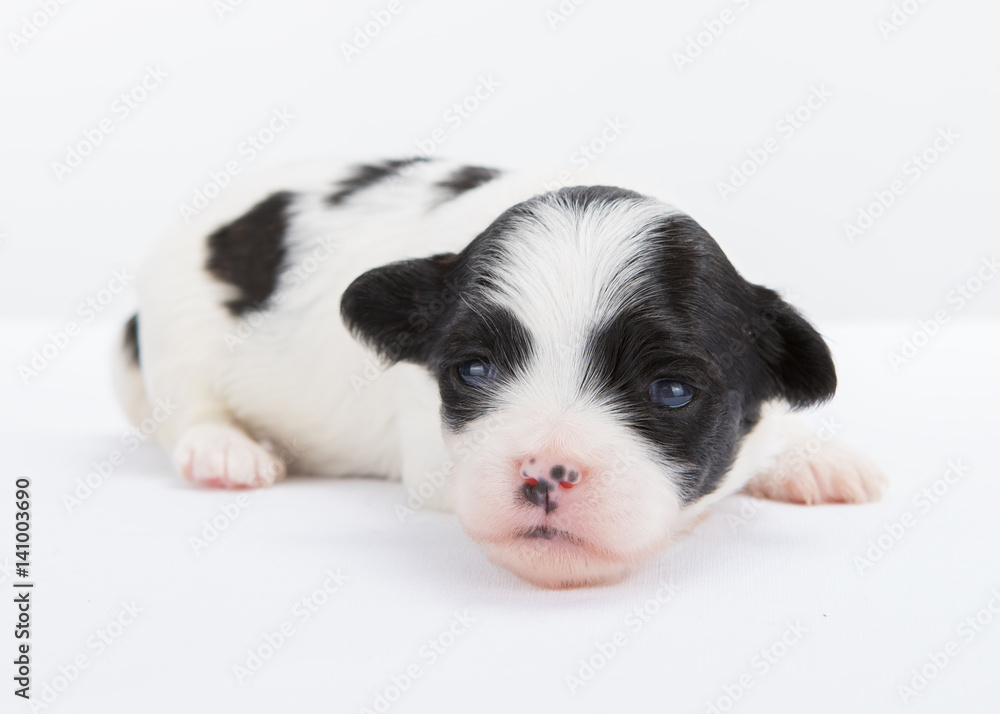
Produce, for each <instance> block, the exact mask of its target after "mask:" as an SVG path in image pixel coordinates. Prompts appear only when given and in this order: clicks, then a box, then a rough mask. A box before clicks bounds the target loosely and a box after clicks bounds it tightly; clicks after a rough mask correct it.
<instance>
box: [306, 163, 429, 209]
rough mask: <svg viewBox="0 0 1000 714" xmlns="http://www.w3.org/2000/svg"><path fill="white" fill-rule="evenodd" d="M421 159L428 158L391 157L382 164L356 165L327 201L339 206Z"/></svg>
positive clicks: (331, 204)
mask: <svg viewBox="0 0 1000 714" xmlns="http://www.w3.org/2000/svg"><path fill="white" fill-rule="evenodd" d="M421 161H427V159H425V158H423V157H415V158H412V159H391V160H389V161H383V162H382V163H380V164H361V165H359V166H356V167H355V168H354V173H353V174H351V175H350V176H348V177H347V178H345V179H343V180H342V181H338V182H337V190H336V191H334V192H333V193H331V194H330V195H329V196H327V197H326V203H327V205H330V206H339V205H341V204H342V203H344V202H345V201H347V199H349V198H350V197H351V196H353V195H354V194H356V193H358V192H359V191H362V190H364V189H366V188H369V187H370V186H374V185H375V184H377V183H379V182H380V181H384V180H385V179H387V178H389V177H390V176H395V175H396V174H398V173H399V172H400V171H402V170H403V169H405V168H406V167H407V166H412V165H413V164H415V163H418V162H421Z"/></svg>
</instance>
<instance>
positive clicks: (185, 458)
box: [174, 423, 285, 488]
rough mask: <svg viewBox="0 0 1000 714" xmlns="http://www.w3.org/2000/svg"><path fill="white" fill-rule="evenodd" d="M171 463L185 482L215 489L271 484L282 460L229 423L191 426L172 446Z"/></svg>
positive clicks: (278, 474)
mask: <svg viewBox="0 0 1000 714" xmlns="http://www.w3.org/2000/svg"><path fill="white" fill-rule="evenodd" d="M174 465H175V466H176V468H177V471H178V472H179V473H180V474H181V476H183V477H184V478H186V479H187V480H188V481H193V482H194V483H197V484H199V485H202V486H211V487H215V488H257V487H261V486H270V485H271V484H273V483H274V482H275V481H277V480H279V479H282V478H284V477H285V463H284V462H283V461H282V460H281V459H279V458H278V457H277V456H275V455H274V454H272V453H271V452H269V451H268V450H267V449H265V448H264V447H263V446H261V445H260V444H258V443H257V442H256V441H254V440H253V439H251V438H250V437H249V436H247V435H246V434H244V433H243V432H242V431H240V430H239V429H237V428H236V427H234V426H231V425H229V424H219V423H212V424H198V425H196V426H193V427H191V428H190V429H188V430H187V431H186V432H184V436H183V437H181V440H180V442H178V444H177V446H176V447H175V448H174Z"/></svg>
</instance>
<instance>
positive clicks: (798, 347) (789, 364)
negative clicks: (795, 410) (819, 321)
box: [751, 285, 837, 407]
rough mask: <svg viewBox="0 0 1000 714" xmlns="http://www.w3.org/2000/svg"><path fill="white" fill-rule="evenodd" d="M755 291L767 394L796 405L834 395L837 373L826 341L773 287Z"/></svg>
mask: <svg viewBox="0 0 1000 714" xmlns="http://www.w3.org/2000/svg"><path fill="white" fill-rule="evenodd" d="M754 293H755V296H756V298H757V311H756V313H755V314H754V319H753V320H752V322H751V330H752V331H753V335H754V337H755V339H756V344H757V350H758V353H759V354H760V356H761V359H762V360H763V362H764V370H765V373H766V376H765V382H766V383H767V384H766V385H765V388H764V392H765V394H766V397H768V398H773V397H782V398H784V399H785V400H786V401H788V402H789V403H790V404H791V405H792V406H795V407H805V406H809V405H810V404H816V403H817V402H822V401H824V400H826V399H829V398H830V397H832V396H833V393H834V392H835V391H837V372H836V370H835V369H834V366H833V358H832V357H831V356H830V349H829V347H827V346H826V342H824V341H823V338H822V337H820V335H819V333H818V332H816V330H815V329H813V326H812V325H810V324H809V323H808V322H806V320H805V318H804V317H802V315H800V314H799V313H798V311H797V310H795V308H793V307H792V306H791V305H789V304H788V303H786V302H785V301H784V300H782V299H781V298H780V297H779V296H778V294H777V293H775V292H774V291H773V290H768V289H767V288H764V287H761V286H759V285H755V286H754Z"/></svg>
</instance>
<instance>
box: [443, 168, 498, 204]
mask: <svg viewBox="0 0 1000 714" xmlns="http://www.w3.org/2000/svg"><path fill="white" fill-rule="evenodd" d="M500 173H501V172H500V170H499V169H490V168H486V167H484V166H463V167H462V168H460V169H456V170H455V171H453V172H452V173H451V175H449V176H448V178H446V179H444V180H443V181H438V182H437V183H436V184H435V185H436V186H437V187H439V188H443V189H444V190H445V191H447V192H448V193H449V194H450V195H449V196H448V198H454V197H455V196H460V195H461V194H463V193H465V192H466V191H471V190H472V189H474V188H476V187H478V186H482V185H483V184H484V183H488V182H490V181H492V180H493V179H495V178H496V177H498V176H499V175H500Z"/></svg>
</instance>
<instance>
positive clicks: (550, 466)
mask: <svg viewBox="0 0 1000 714" xmlns="http://www.w3.org/2000/svg"><path fill="white" fill-rule="evenodd" d="M521 478H523V479H524V480H525V482H526V483H527V485H529V486H537V485H538V484H540V483H541V484H546V485H548V486H550V487H551V486H554V485H555V484H558V485H559V487H560V488H573V487H574V486H576V485H577V484H578V483H580V481H581V480H583V469H581V468H580V467H579V466H577V465H576V464H575V463H573V462H572V461H569V460H568V459H563V458H559V457H547V456H527V457H525V459H524V461H522V462H521Z"/></svg>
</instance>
